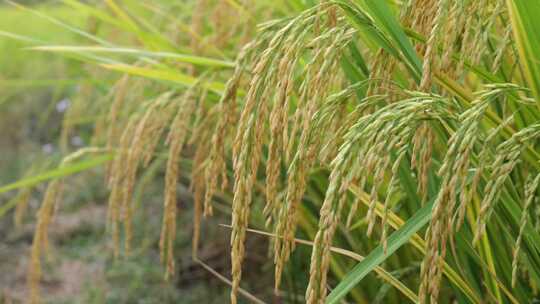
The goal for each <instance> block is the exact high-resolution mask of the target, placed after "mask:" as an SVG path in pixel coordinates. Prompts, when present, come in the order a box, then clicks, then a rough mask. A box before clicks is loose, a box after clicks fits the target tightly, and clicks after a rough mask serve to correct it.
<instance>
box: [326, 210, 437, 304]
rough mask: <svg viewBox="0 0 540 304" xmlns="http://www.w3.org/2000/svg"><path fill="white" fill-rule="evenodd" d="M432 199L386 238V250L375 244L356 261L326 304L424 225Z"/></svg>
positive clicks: (347, 288)
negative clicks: (359, 260)
mask: <svg viewBox="0 0 540 304" xmlns="http://www.w3.org/2000/svg"><path fill="white" fill-rule="evenodd" d="M432 208H433V201H432V202H430V203H429V204H426V205H425V206H424V207H422V208H421V209H420V210H418V211H417V212H416V213H415V214H414V215H413V216H412V217H411V218H410V219H409V220H408V221H407V222H406V223H405V224H404V225H403V226H402V227H401V228H400V229H399V230H397V231H395V232H394V233H392V235H390V237H389V238H388V244H387V245H388V247H387V252H386V253H385V252H384V249H383V246H382V244H380V245H379V246H377V247H376V248H375V249H374V250H373V251H371V253H370V254H369V255H368V256H366V258H365V259H364V260H363V261H362V262H360V263H358V264H357V265H356V266H355V267H354V268H353V269H352V270H351V271H350V272H349V274H347V276H345V278H344V279H343V280H342V281H341V282H340V283H339V284H338V285H337V286H336V288H334V290H332V292H331V293H330V294H329V295H328V298H327V299H326V303H327V304H335V303H339V301H340V300H341V299H342V298H343V297H344V296H345V295H346V294H347V293H348V292H349V291H350V290H351V289H352V288H354V286H356V284H358V283H359V282H360V281H361V280H362V279H363V278H364V277H365V276H366V275H367V274H368V273H370V272H371V271H373V269H375V267H377V266H378V265H380V264H381V263H382V262H384V261H385V260H386V259H387V258H388V257H389V256H391V255H392V254H393V253H394V252H395V251H396V250H398V249H399V248H400V247H401V246H403V245H404V244H405V243H406V242H407V241H408V240H409V239H410V238H411V237H412V236H413V235H414V234H415V233H416V232H418V231H419V230H420V229H422V227H424V225H426V224H427V223H428V222H429V220H430V218H431V209H432Z"/></svg>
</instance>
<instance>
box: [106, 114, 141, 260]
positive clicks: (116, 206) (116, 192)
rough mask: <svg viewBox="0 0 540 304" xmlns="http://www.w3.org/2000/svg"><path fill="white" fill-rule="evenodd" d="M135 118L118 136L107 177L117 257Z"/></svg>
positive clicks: (108, 215) (109, 214)
mask: <svg viewBox="0 0 540 304" xmlns="http://www.w3.org/2000/svg"><path fill="white" fill-rule="evenodd" d="M136 122H137V121H136V120H135V119H134V117H133V118H131V119H130V120H129V122H128V123H127V125H126V128H125V129H124V131H123V132H122V135H121V136H120V142H119V144H118V151H117V153H115V157H114V159H113V160H112V162H111V163H112V164H111V167H110V168H111V169H110V172H111V174H110V175H109V177H108V186H109V188H110V191H111V193H110V194H109V202H108V208H107V223H108V226H109V228H110V229H111V230H112V231H111V234H112V238H113V248H114V256H115V257H118V256H119V254H120V229H119V223H120V222H121V217H120V213H121V205H122V202H123V200H124V199H123V197H122V196H123V194H124V193H123V191H122V187H123V184H124V179H125V170H123V168H125V167H126V162H127V159H128V153H129V147H130V142H131V138H132V137H133V133H134V132H135V126H136Z"/></svg>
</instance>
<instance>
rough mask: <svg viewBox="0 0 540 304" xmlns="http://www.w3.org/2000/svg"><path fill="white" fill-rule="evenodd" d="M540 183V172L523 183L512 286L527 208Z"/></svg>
mask: <svg viewBox="0 0 540 304" xmlns="http://www.w3.org/2000/svg"><path fill="white" fill-rule="evenodd" d="M539 185H540V174H537V175H536V177H535V178H534V179H532V178H531V177H530V176H529V180H528V181H527V184H526V185H525V200H524V201H525V203H524V205H523V210H522V211H521V220H520V223H519V234H518V237H517V239H516V243H515V245H514V250H513V252H512V287H515V286H516V281H517V272H518V260H519V252H520V249H521V242H522V239H523V234H524V232H525V226H526V225H527V223H528V222H529V209H530V207H531V205H532V203H533V201H534V200H535V198H536V191H537V190H538V186H539Z"/></svg>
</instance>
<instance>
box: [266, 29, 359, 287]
mask: <svg viewBox="0 0 540 304" xmlns="http://www.w3.org/2000/svg"><path fill="white" fill-rule="evenodd" d="M334 29H337V28H333V29H331V30H330V31H329V32H333V31H334ZM328 34H329V33H324V34H323V35H326V36H327V37H328V38H330V39H327V41H324V40H322V41H321V44H320V45H319V46H318V47H317V48H316V49H315V55H314V58H313V59H312V61H311V62H310V63H309V64H308V66H307V74H308V75H310V76H311V77H310V76H308V77H306V79H307V80H308V81H309V82H307V81H306V82H304V83H303V84H302V88H303V91H302V94H301V96H300V98H301V99H304V100H305V101H304V102H303V103H302V106H303V107H306V108H307V109H306V110H305V111H304V114H302V115H303V116H304V118H303V122H302V127H301V129H300V143H299V145H298V151H297V153H296V155H295V159H294V161H293V163H292V164H291V167H290V168H289V174H288V176H289V180H288V183H287V185H288V186H287V195H286V199H285V202H284V203H283V204H281V203H280V204H279V206H278V208H277V209H275V212H276V213H277V223H276V226H275V234H276V235H279V236H282V238H276V239H275V240H274V255H275V257H274V262H275V264H276V269H275V288H276V290H277V289H278V288H279V284H280V281H281V274H282V271H283V267H284V264H285V263H286V262H287V260H288V259H289V256H290V253H291V251H292V250H293V249H294V236H295V232H296V221H297V209H298V205H299V204H300V202H301V200H302V196H303V194H304V191H305V184H306V178H307V173H308V170H309V169H310V168H311V166H312V165H313V164H314V162H315V158H316V153H315V152H316V151H317V148H318V146H319V145H318V142H319V141H312V140H311V138H309V137H310V136H309V134H310V132H311V128H312V122H313V117H314V114H315V111H316V110H317V109H318V108H320V107H321V103H322V101H323V100H324V98H325V97H326V94H327V93H325V92H327V91H329V89H330V88H331V87H330V85H332V83H333V82H334V78H333V76H332V75H335V74H336V73H334V72H333V71H335V69H336V62H338V59H339V54H340V47H342V46H344V45H346V44H347V43H345V41H348V39H350V35H347V34H350V32H348V31H347V29H346V28H341V29H337V35H336V36H335V37H333V35H328ZM316 39H318V38H316ZM330 50H333V51H334V52H335V53H334V55H332V54H331V52H330Z"/></svg>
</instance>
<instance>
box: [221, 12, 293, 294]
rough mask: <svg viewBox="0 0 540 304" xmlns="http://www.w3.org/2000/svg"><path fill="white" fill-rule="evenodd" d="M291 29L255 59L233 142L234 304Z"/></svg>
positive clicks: (232, 239)
mask: <svg viewBox="0 0 540 304" xmlns="http://www.w3.org/2000/svg"><path fill="white" fill-rule="evenodd" d="M293 25H294V20H293V21H291V22H289V24H287V26H285V27H283V28H282V29H280V30H279V31H277V32H276V33H275V35H274V36H273V37H272V38H271V40H270V42H269V44H268V47H267V48H266V49H265V50H264V51H263V52H262V53H261V55H260V57H259V58H258V59H257V62H256V65H255V67H254V69H253V75H252V78H251V81H250V86H249V90H248V92H247V94H246V98H245V103H244V108H243V110H242V113H241V115H240V119H239V121H238V123H237V125H238V127H237V132H236V136H235V139H234V141H233V149H232V150H233V169H234V178H235V183H234V191H233V192H234V196H233V206H232V209H233V210H232V227H233V228H232V230H231V247H232V249H231V264H232V270H231V273H232V290H231V302H232V303H236V302H237V297H236V295H237V292H238V289H239V285H240V279H241V276H242V261H243V259H244V253H245V247H244V240H245V235H246V228H247V225H248V219H249V212H250V206H251V201H252V188H253V185H254V183H255V179H256V178H257V169H258V166H259V160H260V157H261V152H262V146H263V133H264V128H265V123H264V122H265V120H266V117H267V113H268V111H269V109H268V100H269V99H270V91H271V88H274V87H275V83H276V77H277V73H276V65H277V62H278V58H279V57H278V56H277V54H278V53H280V51H279V50H280V49H281V46H282V44H283V41H284V40H285V38H286V35H287V33H288V32H289V31H290V30H291V28H292V26H293Z"/></svg>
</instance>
